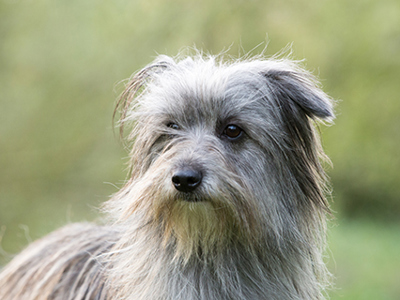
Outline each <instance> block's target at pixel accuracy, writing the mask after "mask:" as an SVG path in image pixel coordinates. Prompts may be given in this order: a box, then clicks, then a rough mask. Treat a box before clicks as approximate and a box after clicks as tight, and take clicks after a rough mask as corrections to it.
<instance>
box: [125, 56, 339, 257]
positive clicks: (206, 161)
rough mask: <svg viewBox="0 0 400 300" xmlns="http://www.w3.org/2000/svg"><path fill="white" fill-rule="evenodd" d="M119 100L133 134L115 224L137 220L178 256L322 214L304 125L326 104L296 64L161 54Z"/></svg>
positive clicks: (313, 150)
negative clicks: (127, 176)
mask: <svg viewBox="0 0 400 300" xmlns="http://www.w3.org/2000/svg"><path fill="white" fill-rule="evenodd" d="M121 99H122V102H121V105H122V106H123V107H124V109H123V120H122V122H123V123H127V122H132V123H134V128H133V130H132V132H131V134H130V137H129V138H130V140H131V141H132V150H131V159H132V160H131V165H132V178H131V180H130V181H129V183H128V184H127V186H126V187H125V189H124V190H123V192H122V193H123V195H124V196H123V197H121V198H123V199H124V205H123V206H124V209H123V210H120V211H119V217H120V218H121V217H122V218H129V216H131V215H134V214H137V213H138V212H140V214H141V215H146V216H147V217H146V218H147V220H148V224H149V223H152V224H154V226H156V227H157V228H159V229H162V231H163V233H162V234H163V235H164V237H165V242H166V243H169V241H172V240H173V241H174V243H176V244H177V246H176V249H177V253H178V254H177V255H183V256H184V257H190V256H191V255H192V254H193V252H195V251H197V249H202V250H201V251H202V253H207V252H210V253H211V252H213V251H218V249H220V248H223V247H226V246H227V245H228V244H230V243H232V242H238V243H243V244H246V245H250V246H251V245H258V244H259V241H260V240H262V239H269V240H277V239H279V237H284V236H285V235H286V234H291V235H293V234H296V232H297V231H301V230H303V229H304V227H305V226H308V225H307V224H306V223H307V222H308V220H309V219H314V218H318V217H320V214H321V211H322V210H323V209H326V203H325V198H324V195H323V187H324V172H323V170H322V168H321V166H320V162H319V158H320V157H322V156H323V152H322V150H321V148H320V146H319V141H318V138H317V136H316V134H315V131H314V126H313V121H314V120H315V119H325V120H328V121H329V120H331V119H332V118H333V111H332V102H331V100H330V99H329V98H328V97H327V96H326V95H325V94H324V93H323V92H322V91H321V90H320V89H319V88H318V86H317V84H316V82H315V80H314V79H313V77H312V76H311V75H310V74H309V73H307V72H305V71H304V70H302V69H301V68H299V67H298V66H297V65H296V64H294V63H292V62H289V61H285V60H252V61H242V62H235V63H232V64H223V63H222V62H218V61H216V59H215V58H212V57H209V58H203V57H196V58H195V59H191V58H187V59H184V60H181V61H179V62H175V61H174V60H173V59H171V58H169V57H160V58H159V59H157V60H156V61H155V62H154V63H153V64H151V65H150V66H148V67H146V68H145V69H143V70H142V71H141V72H139V73H138V74H137V75H136V76H135V77H134V78H133V79H132V81H131V82H130V83H129V85H128V87H127V89H126V91H125V92H124V94H123V96H122V98H121ZM134 99H135V100H134ZM271 236H273V238H271Z"/></svg>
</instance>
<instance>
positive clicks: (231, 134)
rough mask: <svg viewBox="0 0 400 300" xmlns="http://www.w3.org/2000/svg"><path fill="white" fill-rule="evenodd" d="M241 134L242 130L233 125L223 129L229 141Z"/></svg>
mask: <svg viewBox="0 0 400 300" xmlns="http://www.w3.org/2000/svg"><path fill="white" fill-rule="evenodd" d="M242 133H243V130H242V128H240V127H239V126H236V125H233V124H230V125H228V126H226V128H225V129H224V135H225V136H227V137H228V138H229V139H231V140H235V139H237V138H239V137H240V136H241V135H242Z"/></svg>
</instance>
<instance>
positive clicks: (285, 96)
mask: <svg viewBox="0 0 400 300" xmlns="http://www.w3.org/2000/svg"><path fill="white" fill-rule="evenodd" d="M263 75H264V76H265V78H266V79H267V80H268V84H269V86H270V88H271V91H272V93H273V94H275V96H276V97H277V98H278V99H279V100H280V101H284V102H286V103H282V106H286V105H288V104H289V103H288V102H292V103H295V104H296V105H297V106H298V107H300V108H301V110H303V111H304V112H305V114H306V115H307V116H308V117H310V118H312V119H315V118H319V119H323V120H326V121H328V122H330V121H332V120H333V119H334V117H335V115H334V112H333V101H332V99H331V98H330V97H329V96H328V95H326V94H325V93H324V92H323V91H322V90H321V89H320V87H319V83H318V81H317V80H316V79H315V78H314V77H313V76H312V75H311V74H309V73H307V72H306V71H303V70H296V69H294V70H278V69H275V70H274V69H271V70H268V71H266V72H263ZM289 105H290V104H289Z"/></svg>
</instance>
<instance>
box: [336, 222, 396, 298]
mask: <svg viewBox="0 0 400 300" xmlns="http://www.w3.org/2000/svg"><path fill="white" fill-rule="evenodd" d="M338 223H339V225H338V226H336V227H333V228H331V229H330V234H329V246H330V252H331V254H332V256H333V259H332V258H331V261H330V263H329V269H330V270H331V272H332V273H333V274H334V276H335V277H336V280H335V281H336V290H334V291H332V292H331V293H330V296H331V299H333V300H334V299H341V300H345V299H349V300H350V299H351V300H357V299H362V300H369V299H371V300H372V299H374V300H376V299H379V300H389V299H393V300H394V299H400V285H399V278H400V224H390V225H389V224H384V223H376V222H372V221H368V220H365V219H356V220H351V221H339V222H338Z"/></svg>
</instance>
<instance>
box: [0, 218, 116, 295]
mask: <svg viewBox="0 0 400 300" xmlns="http://www.w3.org/2000/svg"><path fill="white" fill-rule="evenodd" d="M117 237H118V233H117V232H116V230H115V229H111V228H110V227H105V226H98V225H94V224H89V223H76V224H71V225H67V226H65V227H63V228H61V229H59V230H56V231H54V232H52V233H51V234H49V235H47V236H45V237H43V238H42V239H39V240H37V241H36V242H34V243H32V244H31V245H29V246H28V247H27V248H26V249H25V250H24V251H22V252H21V253H20V254H19V255H17V256H16V257H15V258H14V259H13V260H12V261H11V262H10V263H9V264H8V265H7V266H6V267H5V268H4V270H2V272H1V273H0V299H3V300H8V299H10V300H11V299H14V300H15V299H24V300H30V299H32V300H33V299H92V297H94V296H96V297H97V298H96V299H105V295H104V293H105V291H104V290H103V286H104V264H105V263H104V262H103V261H104V260H103V261H102V259H101V257H102V256H101V255H102V254H104V253H107V252H108V251H109V250H110V248H111V247H112V246H113V244H114V243H115V241H116V239H117ZM102 294H103V295H102ZM65 297H67V298H65Z"/></svg>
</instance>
